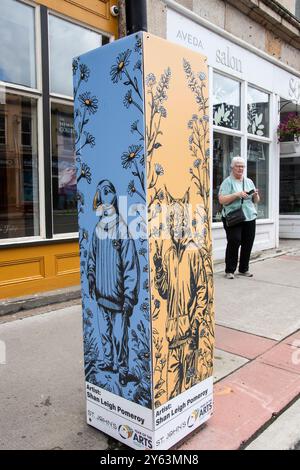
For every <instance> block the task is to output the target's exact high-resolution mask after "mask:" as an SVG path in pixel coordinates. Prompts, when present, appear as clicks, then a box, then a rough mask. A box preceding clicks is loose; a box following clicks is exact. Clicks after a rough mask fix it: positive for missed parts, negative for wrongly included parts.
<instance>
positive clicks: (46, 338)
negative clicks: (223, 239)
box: [0, 244, 300, 450]
mask: <svg viewBox="0 0 300 470" xmlns="http://www.w3.org/2000/svg"><path fill="white" fill-rule="evenodd" d="M274 254H276V253H274ZM220 269H222V266H220ZM251 270H252V271H253V272H254V274H255V277H254V278H252V279H246V278H241V277H240V278H238V277H237V278H236V279H234V280H227V279H225V278H224V276H223V273H221V272H218V271H219V269H216V274H215V286H216V287H215V293H216V323H217V327H216V352H215V373H214V377H215V413H214V416H213V418H212V419H211V420H210V421H209V422H208V424H206V425H205V426H204V427H203V428H202V429H201V430H199V431H198V432H196V433H195V434H193V435H192V436H191V437H189V439H188V440H187V441H186V442H184V443H182V444H181V446H179V448H180V449H193V450H195V449H238V448H247V449H248V448H249V449H258V448H262V449H267V448H296V446H297V443H299V441H300V412H299V410H300V312H299V305H300V246H299V244H295V245H293V246H291V247H290V249H289V252H288V253H287V254H285V255H282V256H279V257H273V258H270V259H265V260H264V261H260V262H255V263H253V264H252V265H251ZM73 303H74V304H75V305H72V306H70V307H64V308H61V309H57V310H54V311H52V312H47V313H42V312H43V310H41V311H39V312H38V314H36V313H37V312H27V313H23V314H17V315H14V316H6V317H2V318H1V319H0V341H2V342H4V343H5V345H6V364H4V365H1V364H0V401H1V405H2V406H1V411H0V429H1V434H0V449H55V448H59V449H98V450H101V449H114V448H120V447H121V444H119V443H117V442H116V441H114V440H113V439H111V438H108V437H107V436H105V435H104V434H102V433H101V432H99V431H97V430H95V429H93V428H91V427H89V426H87V425H86V424H85V394H84V379H83V362H82V359H83V353H82V336H81V308H80V305H76V301H73ZM55 308H56V307H55ZM4 343H2V344H4ZM275 436H276V438H275ZM298 445H299V444H298ZM274 446H275V447H274Z"/></svg>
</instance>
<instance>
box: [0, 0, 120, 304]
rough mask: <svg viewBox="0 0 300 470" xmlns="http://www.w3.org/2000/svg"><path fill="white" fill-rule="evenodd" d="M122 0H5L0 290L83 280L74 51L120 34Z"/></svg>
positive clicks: (20, 291)
mask: <svg viewBox="0 0 300 470" xmlns="http://www.w3.org/2000/svg"><path fill="white" fill-rule="evenodd" d="M114 3H115V2H112V1H109V0H37V1H31V0H29V1H27V0H2V1H1V9H0V22H1V28H0V44H1V45H0V50H1V52H0V298H7V297H12V296H14V297H15V296H22V295H26V294H31V293H34V292H38V291H44V290H51V289H57V288H61V287H65V286H69V285H73V284H79V271H80V267H79V254H78V229H77V202H78V197H79V196H78V195H77V192H76V172H75V158H76V156H75V155H74V150H73V148H74V139H76V136H74V132H73V86H72V59H73V57H75V56H77V55H79V54H82V53H84V52H86V51H88V50H90V49H93V48H96V47H98V46H101V45H103V44H106V43H107V42H109V41H112V40H113V39H114V38H116V37H117V34H118V21H117V18H116V17H114V16H112V15H111V11H110V8H111V6H112V5H113V4H114ZM78 37H80V38H81V39H80V41H78ZM74 66H75V67H76V64H74ZM80 72H81V75H82V80H85V79H86V73H88V72H87V71H85V70H83V69H82V70H81V71H80ZM86 141H87V142H86V145H93V140H92V139H90V136H89V135H86ZM87 176H88V175H87Z"/></svg>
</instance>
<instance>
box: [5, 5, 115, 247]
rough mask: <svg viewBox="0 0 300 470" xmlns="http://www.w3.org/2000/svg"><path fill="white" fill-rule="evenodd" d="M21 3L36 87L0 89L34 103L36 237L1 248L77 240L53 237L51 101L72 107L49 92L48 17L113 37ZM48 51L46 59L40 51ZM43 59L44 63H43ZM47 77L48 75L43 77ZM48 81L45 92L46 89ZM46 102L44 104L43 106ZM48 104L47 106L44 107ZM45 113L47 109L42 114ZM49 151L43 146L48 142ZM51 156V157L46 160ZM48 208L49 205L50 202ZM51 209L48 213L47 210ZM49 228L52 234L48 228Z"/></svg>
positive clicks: (69, 99)
mask: <svg viewBox="0 0 300 470" xmlns="http://www.w3.org/2000/svg"><path fill="white" fill-rule="evenodd" d="M16 1H18V2H19V3H21V4H25V5H28V6H30V7H32V8H34V38H35V62H36V64H35V68H36V88H30V87H27V86H24V85H19V84H14V83H8V82H3V81H1V80H0V90H1V91H4V93H12V94H18V95H22V96H25V97H28V98H33V99H36V100H37V152H38V160H37V163H38V185H39V187H38V194H39V232H40V233H39V235H35V236H32V237H17V238H5V239H1V238H0V249H5V248H6V247H12V246H16V247H17V246H22V245H40V244H44V243H55V242H56V243H57V242H60V241H61V242H64V241H65V240H66V241H71V240H72V241H76V240H78V232H67V233H61V234H54V232H53V205H52V168H51V163H52V151H51V149H50V146H51V102H52V101H54V102H57V103H61V104H66V105H72V104H73V102H74V100H73V97H72V96H64V95H59V94H56V93H50V73H49V72H50V37H49V29H48V28H49V15H53V16H56V17H58V18H60V19H62V20H64V21H68V22H69V23H71V24H74V25H77V26H81V27H83V28H86V29H89V30H91V31H94V32H96V33H98V34H101V35H102V36H105V37H106V38H107V40H108V42H113V41H114V39H115V36H114V34H112V33H109V32H107V31H104V30H102V29H98V28H95V27H93V26H91V25H89V24H87V23H84V22H82V21H79V20H77V19H74V18H72V17H69V16H67V15H64V14H62V13H59V12H57V11H55V10H52V9H51V8H48V7H46V6H44V5H40V4H37V3H35V2H33V1H32V0H16ZM45 16H46V18H47V26H48V27H47V30H46V31H45V30H44V28H43V21H45ZM45 48H46V49H47V54H46V58H45V57H44V54H43V51H44V52H45ZM45 59H46V60H47V64H45ZM46 75H47V76H46ZM47 82H48V89H47ZM46 102H47V103H46ZM46 104H47V105H46ZM45 110H48V111H47V112H46V113H45ZM49 139H50V146H49V150H48V152H49V153H48V152H46V151H45V145H46V144H47V142H49ZM49 154H50V157H49ZM49 201H50V202H51V205H50V202H49ZM50 207H51V210H50ZM50 228H51V232H50V230H49V229H50Z"/></svg>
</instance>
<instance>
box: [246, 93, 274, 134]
mask: <svg viewBox="0 0 300 470" xmlns="http://www.w3.org/2000/svg"><path fill="white" fill-rule="evenodd" d="M247 117H248V132H249V134H254V135H259V136H261V137H263V136H264V137H268V136H269V95H268V93H264V92H262V91H259V90H256V89H255V88H252V87H248V105H247Z"/></svg>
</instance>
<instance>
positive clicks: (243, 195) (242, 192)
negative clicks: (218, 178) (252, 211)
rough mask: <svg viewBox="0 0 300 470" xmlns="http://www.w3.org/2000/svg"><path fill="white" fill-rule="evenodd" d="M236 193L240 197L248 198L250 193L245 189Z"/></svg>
mask: <svg viewBox="0 0 300 470" xmlns="http://www.w3.org/2000/svg"><path fill="white" fill-rule="evenodd" d="M236 194H237V197H238V198H239V199H247V197H248V194H247V193H246V192H245V191H241V192H240V193H236Z"/></svg>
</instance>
